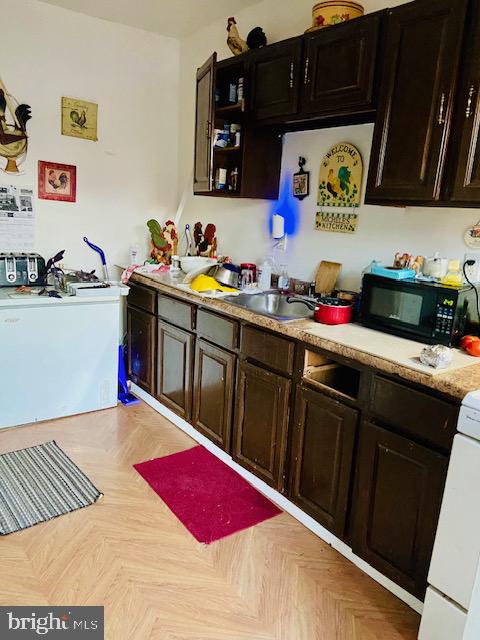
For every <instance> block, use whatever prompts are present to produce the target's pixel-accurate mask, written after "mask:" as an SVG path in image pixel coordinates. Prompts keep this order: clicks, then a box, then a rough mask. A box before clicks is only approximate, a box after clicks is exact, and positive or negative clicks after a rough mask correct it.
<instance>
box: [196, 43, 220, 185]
mask: <svg viewBox="0 0 480 640" xmlns="http://www.w3.org/2000/svg"><path fill="white" fill-rule="evenodd" d="M216 61H217V54H216V53H214V54H213V55H212V57H211V58H210V59H209V60H207V62H205V64H204V65H203V67H200V69H199V70H198V71H197V92H196V112H195V158H194V176H193V190H194V192H195V193H204V192H207V191H211V190H212V154H213V142H212V135H213V114H214V105H215V99H214V88H215V63H216Z"/></svg>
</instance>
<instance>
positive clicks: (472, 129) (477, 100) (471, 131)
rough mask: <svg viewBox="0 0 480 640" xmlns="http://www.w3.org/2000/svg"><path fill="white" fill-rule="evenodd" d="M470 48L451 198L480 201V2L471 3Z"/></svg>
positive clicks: (459, 111) (459, 107) (460, 97)
mask: <svg viewBox="0 0 480 640" xmlns="http://www.w3.org/2000/svg"><path fill="white" fill-rule="evenodd" d="M471 10H472V15H471V16H470V20H469V21H468V22H469V30H470V33H469V34H468V41H467V48H466V51H465V55H464V60H465V65H464V67H463V73H462V80H461V83H460V88H459V92H458V104H457V119H456V124H455V137H456V140H455V143H456V144H455V145H454V153H453V157H452V165H453V167H454V177H453V189H452V191H451V199H452V200H453V201H457V202H459V203H462V204H472V205H478V204H479V203H480V138H479V133H480V2H479V1H478V0H475V2H472V5H471Z"/></svg>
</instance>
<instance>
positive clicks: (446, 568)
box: [418, 391, 480, 640]
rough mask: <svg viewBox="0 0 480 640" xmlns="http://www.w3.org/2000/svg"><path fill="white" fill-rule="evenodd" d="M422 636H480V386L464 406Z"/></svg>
mask: <svg viewBox="0 0 480 640" xmlns="http://www.w3.org/2000/svg"><path fill="white" fill-rule="evenodd" d="M457 429H458V434H457V435H456V436H455V438H454V441H453V449H452V455H451V458H450V465H449V467H448V475H447V482H446V485H445V493H444V496H443V502H442V509H441V512H440V519H439V523H438V529H437V534H436V538H435V545H434V548H433V555H432V562H431V565H430V571H429V574H428V582H429V585H430V586H429V587H428V590H427V595H426V598H425V606H424V611H423V616H422V623H421V626H420V632H419V636H418V637H419V640H474V639H475V640H478V639H479V638H480V567H479V560H480V391H474V392H472V393H469V394H468V395H467V396H466V397H465V399H464V401H463V403H462V407H461V409H460V415H459V418H458V427H457Z"/></svg>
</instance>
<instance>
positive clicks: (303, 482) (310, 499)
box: [290, 387, 358, 537]
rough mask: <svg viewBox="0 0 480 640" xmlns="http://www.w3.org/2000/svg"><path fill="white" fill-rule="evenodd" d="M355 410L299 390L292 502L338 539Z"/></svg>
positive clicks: (349, 474)
mask: <svg viewBox="0 0 480 640" xmlns="http://www.w3.org/2000/svg"><path fill="white" fill-rule="evenodd" d="M357 422H358V411H356V410H355V409H352V408H351V407H347V406H346V405H344V404H342V403H340V402H338V401H336V400H333V399H331V398H328V397H327V396H324V395H323V394H321V393H318V392H317V391H313V390H311V389H307V388H305V387H298V388H297V399H296V408H295V419H294V432H293V443H292V444H293V446H292V484H291V492H290V493H291V498H292V499H293V501H294V502H295V503H296V504H298V506H299V507H301V508H302V509H303V510H304V511H306V512H307V513H308V514H309V515H311V516H312V517H313V518H315V520H317V521H318V522H319V523H320V524H321V525H323V526H324V527H326V528H327V529H329V530H330V531H331V532H332V533H334V534H335V535H337V536H339V537H343V536H344V534H345V522H346V516H347V508H348V500H349V493H350V482H351V478H352V466H353V451H354V446H355V435H356V430H357Z"/></svg>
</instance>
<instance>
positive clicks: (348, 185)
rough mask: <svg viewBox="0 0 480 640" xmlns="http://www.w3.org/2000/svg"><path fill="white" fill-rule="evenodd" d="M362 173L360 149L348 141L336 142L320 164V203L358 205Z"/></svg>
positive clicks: (321, 204) (338, 205) (332, 205)
mask: <svg viewBox="0 0 480 640" xmlns="http://www.w3.org/2000/svg"><path fill="white" fill-rule="evenodd" d="M362 175H363V163H362V156H361V155H360V152H359V151H358V149H356V148H355V147H354V146H353V145H352V144H350V143H348V142H340V143H339V144H335V145H334V146H333V147H332V148H331V149H330V150H329V152H328V153H326V154H325V156H324V158H323V160H322V164H321V166H320V179H319V185H318V205H319V206H321V207H325V206H327V207H358V205H359V204H360V191H361V188H362Z"/></svg>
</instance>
